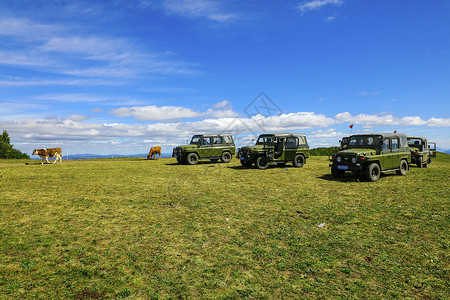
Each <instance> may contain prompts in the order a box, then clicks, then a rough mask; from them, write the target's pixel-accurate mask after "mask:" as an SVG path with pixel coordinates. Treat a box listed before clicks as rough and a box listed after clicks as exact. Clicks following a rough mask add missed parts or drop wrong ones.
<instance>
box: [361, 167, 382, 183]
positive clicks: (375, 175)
mask: <svg viewBox="0 0 450 300" xmlns="http://www.w3.org/2000/svg"><path fill="white" fill-rule="evenodd" d="M380 174H381V171H380V166H379V165H378V164H376V163H371V164H370V165H369V166H368V167H367V168H366V170H365V173H364V175H365V177H366V179H367V180H368V181H371V182H374V181H377V180H378V179H380Z"/></svg>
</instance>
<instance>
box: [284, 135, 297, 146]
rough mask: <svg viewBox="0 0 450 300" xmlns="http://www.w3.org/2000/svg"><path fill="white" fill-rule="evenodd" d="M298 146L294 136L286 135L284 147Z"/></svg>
mask: <svg viewBox="0 0 450 300" xmlns="http://www.w3.org/2000/svg"><path fill="white" fill-rule="evenodd" d="M297 147H298V139H297V138H295V137H288V138H287V139H286V148H297Z"/></svg>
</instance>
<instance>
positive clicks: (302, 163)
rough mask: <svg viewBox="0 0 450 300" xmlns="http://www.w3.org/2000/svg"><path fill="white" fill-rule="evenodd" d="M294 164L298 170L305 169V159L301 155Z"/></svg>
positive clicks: (295, 159) (296, 157) (295, 158)
mask: <svg viewBox="0 0 450 300" xmlns="http://www.w3.org/2000/svg"><path fill="white" fill-rule="evenodd" d="M292 164H293V165H294V167H297V168H301V167H303V165H304V164H305V157H304V156H303V155H301V154H298V155H296V156H295V157H294V161H293V162H292Z"/></svg>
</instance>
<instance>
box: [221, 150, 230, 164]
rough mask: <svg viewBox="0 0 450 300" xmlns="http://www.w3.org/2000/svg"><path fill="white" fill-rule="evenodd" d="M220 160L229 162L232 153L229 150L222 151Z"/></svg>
mask: <svg viewBox="0 0 450 300" xmlns="http://www.w3.org/2000/svg"><path fill="white" fill-rule="evenodd" d="M220 160H221V161H222V162H224V163H229V162H230V161H231V153H230V152H228V151H225V152H222V156H221V157H220Z"/></svg>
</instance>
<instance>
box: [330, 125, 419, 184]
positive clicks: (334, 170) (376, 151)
mask: <svg viewBox="0 0 450 300" xmlns="http://www.w3.org/2000/svg"><path fill="white" fill-rule="evenodd" d="M332 161H333V163H332V164H330V167H331V174H332V175H333V176H334V177H336V178H341V177H344V174H345V172H347V171H351V172H353V173H354V174H355V175H356V176H360V175H364V176H365V178H366V179H367V180H368V181H377V180H378V179H379V178H380V174H381V172H389V171H396V172H397V174H399V175H405V174H406V173H407V171H408V164H409V163H410V162H411V152H410V150H409V147H408V141H407V139H406V135H405V134H403V133H374V134H359V135H352V136H350V140H349V142H348V144H347V148H346V149H345V150H342V151H339V152H337V153H336V154H335V155H334V156H333V160H332Z"/></svg>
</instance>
